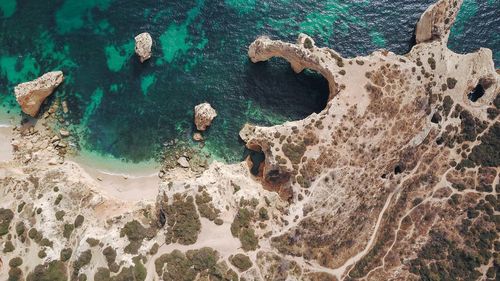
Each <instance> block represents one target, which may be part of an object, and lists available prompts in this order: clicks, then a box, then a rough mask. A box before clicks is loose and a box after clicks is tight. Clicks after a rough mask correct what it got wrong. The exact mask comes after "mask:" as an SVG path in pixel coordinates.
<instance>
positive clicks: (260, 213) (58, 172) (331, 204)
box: [0, 0, 500, 281]
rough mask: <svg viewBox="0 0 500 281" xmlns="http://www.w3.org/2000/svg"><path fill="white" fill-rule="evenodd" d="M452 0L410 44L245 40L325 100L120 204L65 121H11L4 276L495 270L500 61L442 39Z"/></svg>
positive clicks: (4, 171)
mask: <svg viewBox="0 0 500 281" xmlns="http://www.w3.org/2000/svg"><path fill="white" fill-rule="evenodd" d="M460 4H461V2H460V1H455V0H440V1H438V2H437V3H436V4H435V5H433V6H432V7H431V8H429V9H428V10H427V11H426V13H425V14H424V15H423V16H422V18H421V20H420V22H419V23H418V27H417V29H418V30H417V33H418V34H419V35H418V38H417V45H415V46H414V47H413V48H412V50H411V51H410V52H409V53H408V54H406V55H397V54H394V53H391V52H389V51H385V50H379V51H376V52H374V53H372V54H370V55H368V56H360V57H355V58H343V57H342V56H340V54H339V53H337V52H335V51H333V50H331V49H328V48H322V47H318V46H316V44H315V42H314V41H313V39H312V38H310V37H308V36H307V35H304V34H301V35H299V39H298V41H297V42H296V43H295V44H292V43H285V42H282V41H276V40H271V39H270V38H267V37H261V38H258V39H257V40H256V41H255V42H254V43H252V44H251V45H250V48H249V56H250V59H251V60H252V61H254V62H259V61H265V60H268V59H270V58H271V57H273V56H278V57H282V58H285V59H286V60H288V61H290V63H291V65H292V68H293V69H294V70H295V71H296V72H300V71H302V70H303V69H305V68H309V69H312V70H315V71H318V72H319V73H321V74H322V75H323V76H324V77H325V78H326V79H327V80H328V82H329V84H330V95H329V102H328V104H327V106H326V108H325V109H324V110H323V111H321V112H320V113H318V114H312V115H311V116H309V117H307V118H305V119H304V120H297V121H293V122H287V123H285V124H281V125H278V126H273V127H261V126H257V125H252V124H247V125H246V126H245V127H244V128H243V129H242V130H241V132H240V136H241V138H242V139H243V140H244V141H245V142H246V145H247V147H248V148H249V149H251V150H256V151H261V152H263V154H264V156H265V159H264V162H263V164H262V166H261V167H260V168H261V169H260V170H259V173H257V175H256V176H255V175H253V174H251V173H250V170H249V168H248V166H247V162H242V163H238V164H233V165H227V164H222V163H218V162H214V163H212V164H211V165H210V166H209V167H208V168H207V169H206V170H205V171H204V172H199V173H193V172H192V171H191V170H192V167H191V168H188V167H186V168H184V169H183V168H178V169H176V170H175V169H174V170H172V171H165V173H164V174H163V175H162V182H161V184H160V186H159V188H158V195H157V197H156V198H153V199H150V200H144V201H137V202H135V201H134V202H130V201H122V200H120V199H119V198H115V197H114V196H111V195H109V194H108V193H106V183H104V182H101V181H100V180H99V179H93V178H91V177H90V176H89V175H88V174H86V173H85V172H84V171H82V170H81V169H80V168H79V167H78V165H76V164H75V163H72V162H70V161H67V160H66V159H65V153H66V150H67V149H69V148H67V147H70V146H69V145H67V142H70V141H71V137H72V135H71V134H70V135H69V136H66V137H65V138H63V139H61V138H60V137H59V135H54V133H53V131H52V130H50V129H45V130H44V129H43V124H44V123H45V122H39V123H42V124H39V123H37V124H36V126H35V128H27V127H28V126H29V124H27V125H25V126H22V127H16V128H15V129H14V139H15V140H14V142H15V143H13V145H15V150H16V151H15V159H14V161H11V162H8V163H0V196H1V197H2V198H3V199H2V200H0V250H1V251H2V255H0V279H2V280H4V279H5V280H7V279H8V278H11V279H14V280H16V279H15V278H17V280H19V279H20V280H22V279H27V280H49V279H50V276H54V275H55V276H59V277H60V278H61V279H60V280H148V281H149V280H208V279H210V280H238V279H240V280H241V279H243V278H244V279H246V280H495V278H496V279H498V276H500V275H499V274H500V273H499V271H498V268H500V264H499V254H498V249H499V244H498V239H499V237H498V228H499V227H498V223H499V217H498V216H499V215H498V212H499V210H500V200H499V197H498V192H499V191H500V180H499V172H500V171H499V166H500V154H499V153H500V142H499V139H500V121H499V116H500V75H499V74H498V72H497V71H495V69H494V65H493V61H492V52H491V51H490V50H488V49H480V50H478V51H477V52H474V53H470V54H456V53H454V52H452V51H450V50H449V49H448V48H447V39H448V35H449V31H450V27H451V24H452V23H453V21H454V17H455V16H456V14H457V12H458V9H459V7H460ZM52 112H54V113H53V114H52V115H50V116H49V119H50V118H52V117H51V116H54V120H59V117H60V116H58V114H59V113H58V111H57V110H55V111H52ZM212 116H213V114H212ZM212 119H213V118H212ZM204 124H205V123H204ZM41 127H42V128H41ZM200 129H201V127H200ZM65 135H66V134H65ZM175 159H177V158H175ZM251 161H252V160H251V159H249V160H248V162H251ZM252 165H253V163H252ZM147 188H148V186H146V185H144V186H142V185H141V186H140V188H139V189H137V190H134V192H136V193H137V194H142V193H143V192H145V190H146V189H147ZM18 258H21V260H20V259H18ZM7 264H8V266H7ZM2 265H3V266H2ZM37 278H38V279H37ZM44 278H45V279H44Z"/></svg>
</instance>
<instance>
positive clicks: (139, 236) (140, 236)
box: [120, 220, 155, 254]
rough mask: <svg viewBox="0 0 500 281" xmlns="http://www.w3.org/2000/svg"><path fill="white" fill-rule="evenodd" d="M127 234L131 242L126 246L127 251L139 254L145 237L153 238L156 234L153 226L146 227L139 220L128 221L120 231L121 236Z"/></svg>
mask: <svg viewBox="0 0 500 281" xmlns="http://www.w3.org/2000/svg"><path fill="white" fill-rule="evenodd" d="M124 236H127V238H128V240H129V242H130V243H129V244H128V245H127V246H126V247H125V249H124V250H125V253H130V254H137V251H138V250H139V248H140V247H141V245H142V241H143V240H144V238H148V239H151V238H153V237H154V236H155V230H154V229H153V228H151V227H150V228H145V227H144V226H142V224H141V223H140V222H138V221H137V220H133V221H129V222H127V223H126V224H125V225H124V226H123V228H122V229H121V231H120V237H124Z"/></svg>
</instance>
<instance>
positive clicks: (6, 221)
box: [0, 208, 14, 236]
mask: <svg viewBox="0 0 500 281" xmlns="http://www.w3.org/2000/svg"><path fill="white" fill-rule="evenodd" d="M13 218H14V212H12V210H10V209H4V208H0V236H3V235H5V234H7V233H9V226H10V222H11V221H12V219H13Z"/></svg>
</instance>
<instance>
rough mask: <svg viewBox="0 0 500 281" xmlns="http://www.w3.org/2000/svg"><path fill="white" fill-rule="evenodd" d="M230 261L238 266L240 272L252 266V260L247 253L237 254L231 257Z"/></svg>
mask: <svg viewBox="0 0 500 281" xmlns="http://www.w3.org/2000/svg"><path fill="white" fill-rule="evenodd" d="M229 261H230V262H231V263H232V264H233V265H234V266H236V268H238V270H239V271H240V272H243V271H247V270H248V269H249V268H251V267H252V265H253V264H252V261H251V260H250V258H249V257H248V256H247V255H244V254H236V255H234V256H231V257H230V258H229Z"/></svg>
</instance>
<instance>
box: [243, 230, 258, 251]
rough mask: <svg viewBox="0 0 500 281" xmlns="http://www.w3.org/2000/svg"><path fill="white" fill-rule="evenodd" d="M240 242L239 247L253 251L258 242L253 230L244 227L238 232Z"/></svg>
mask: <svg viewBox="0 0 500 281" xmlns="http://www.w3.org/2000/svg"><path fill="white" fill-rule="evenodd" d="M240 242H241V248H242V249H243V250H245V251H254V250H256V249H257V246H258V244H259V240H258V239H257V236H255V231H254V230H253V229H251V228H245V229H243V230H242V231H241V232H240Z"/></svg>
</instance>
